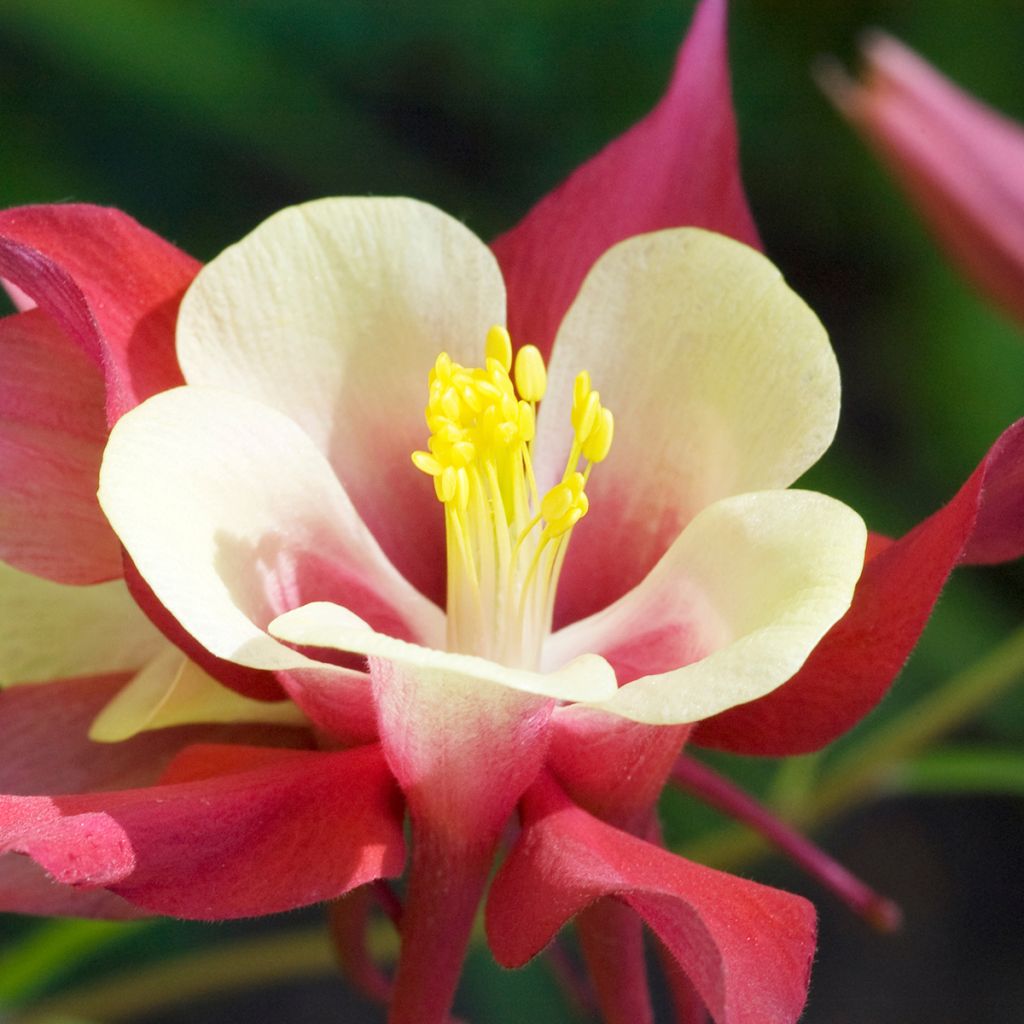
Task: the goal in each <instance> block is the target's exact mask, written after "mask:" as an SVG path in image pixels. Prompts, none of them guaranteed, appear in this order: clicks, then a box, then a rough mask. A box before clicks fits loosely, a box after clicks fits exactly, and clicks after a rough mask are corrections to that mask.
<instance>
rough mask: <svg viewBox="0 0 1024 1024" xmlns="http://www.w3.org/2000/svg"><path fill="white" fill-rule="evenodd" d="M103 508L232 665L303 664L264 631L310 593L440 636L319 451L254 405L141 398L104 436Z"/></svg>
mask: <svg viewBox="0 0 1024 1024" xmlns="http://www.w3.org/2000/svg"><path fill="white" fill-rule="evenodd" d="M100 503H101V505H102V506H103V509H104V511H105V513H106V515H107V517H108V519H109V520H110V522H111V525H112V526H113V527H114V530H115V532H116V533H117V534H118V536H119V537H120V539H121V542H122V543H123V544H124V546H125V548H126V549H127V551H128V552H129V554H130V555H131V557H132V559H133V561H134V562H135V565H136V566H137V567H138V569H139V572H140V573H141V574H142V576H143V578H144V579H145V580H146V582H147V583H148V584H149V585H150V587H152V588H153V590H154V592H155V593H156V595H157V597H158V598H159V599H160V601H161V602H162V603H163V604H164V606H165V607H166V608H167V609H168V610H169V611H170V612H171V614H172V615H174V617H175V618H176V619H177V620H178V622H180V623H181V625H182V626H183V627H184V628H185V629H186V630H187V631H188V632H189V633H191V634H192V636H194V637H195V638H196V639H197V640H198V641H199V642H200V643H201V644H203V646H204V647H206V648H207V650H209V651H211V652H212V653H214V654H216V655H218V656H220V657H222V658H227V659H229V660H231V661H234V662H236V663H237V664H240V665H246V666H249V667H252V668H264V669H292V668H300V667H308V666H309V665H310V662H309V661H308V660H307V659H305V658H302V657H301V656H300V655H298V654H296V653H295V652H294V651H291V650H290V649H288V648H287V647H285V646H283V645H282V644H279V643H277V642H276V641H275V640H273V639H271V638H270V637H269V636H268V635H267V634H266V632H265V626H266V624H267V623H268V622H269V621H270V620H271V619H273V618H274V617H275V616H277V615H279V614H280V613H281V612H283V611H286V610H287V609H288V608H291V607H295V606H297V605H299V604H302V603H305V601H307V600H309V599H310V598H315V597H319V598H324V597H328V596H330V597H332V598H337V597H339V596H342V595H343V596H344V597H345V598H346V599H349V600H350V601H351V602H352V603H353V606H354V607H357V608H360V610H361V611H363V612H364V614H366V616H367V618H368V619H370V620H371V621H375V617H376V620H377V621H382V622H383V623H384V624H386V626H387V628H389V630H392V631H395V632H398V633H399V634H408V635H411V636H415V637H418V638H433V637H435V636H439V635H441V634H442V632H443V616H442V614H441V612H440V610H439V609H438V608H436V607H435V606H434V605H432V604H431V603H430V602H429V601H427V600H426V599H425V598H424V597H422V596H421V595H420V594H418V593H417V592H416V591H415V590H414V589H413V588H412V587H411V586H410V585H409V584H408V583H407V582H406V581H405V580H403V579H402V577H401V576H400V575H399V574H398V573H397V572H396V571H395V569H394V567H393V566H391V564H390V563H389V562H388V561H387V559H386V558H385V557H384V555H383V554H382V553H381V551H380V549H379V547H378V546H377V544H376V543H375V542H374V539H373V537H372V536H371V535H370V533H369V531H368V530H367V529H366V527H365V526H364V524H363V523H362V521H361V520H360V519H359V516H358V515H357V514H356V512H355V510H354V509H353V508H352V506H351V503H350V502H349V501H348V498H347V496H346V494H345V492H344V490H343V489H342V487H341V485H340V484H339V483H338V481H337V479H336V477H335V476H334V474H333V472H332V471H331V468H330V466H329V465H328V464H327V462H326V461H325V460H324V458H323V455H322V454H321V453H320V452H319V451H318V450H317V449H316V448H315V447H314V445H313V444H312V442H311V441H310V440H309V439H308V438H307V437H306V435H305V434H304V432H303V431H302V430H301V428H299V427H298V426H296V424H295V423H293V422H292V421H291V420H290V419H288V417H286V416H284V415H282V414H281V413H279V412H276V411H275V410H273V409H271V408H269V407H267V406H265V405H263V404H262V403H260V402H256V401H253V400H252V399H248V398H243V397H242V396H239V395H234V394H230V393H228V392H222V391H216V390H214V389H212V388H198V387H185V388H177V389H175V390H172V391H167V392H164V393H162V394H160V395H156V396H154V397H153V398H151V399H150V400H148V401H147V402H144V403H143V404H142V405H141V406H139V407H138V408H136V409H134V410H132V411H131V412H129V413H128V414H127V415H125V416H123V417H122V418H121V419H120V420H119V421H118V423H117V425H116V426H115V428H114V430H113V432H112V433H111V437H110V442H109V444H108V446H107V450H106V454H105V456H104V461H103V468H102V471H101V473H100ZM364 609H365V610H364Z"/></svg>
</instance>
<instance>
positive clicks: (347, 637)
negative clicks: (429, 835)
mask: <svg viewBox="0 0 1024 1024" xmlns="http://www.w3.org/2000/svg"><path fill="white" fill-rule="evenodd" d="M269 630H270V632H271V634H272V635H274V636H276V637H277V638H278V639H280V640H285V641H287V642H288V643H293V644H297V645H299V646H308V647H325V648H329V649H331V650H339V651H351V652H354V653H357V654H365V655H367V656H368V657H371V658H382V659H384V660H386V661H390V662H393V663H396V664H399V665H405V666H409V667H411V668H412V669H413V670H414V671H418V672H423V673H430V674H435V675H438V676H444V677H446V678H448V679H451V680H458V681H468V682H476V683H479V684H481V685H482V687H486V686H487V685H497V686H501V687H506V688H508V689H511V690H519V691H522V692H524V693H532V694H536V695H538V696H542V697H553V698H555V699H556V700H567V701H579V700H591V701H601V700H604V699H605V698H606V697H608V696H610V695H611V694H612V693H614V692H615V674H614V673H613V672H612V670H611V667H610V666H609V665H608V664H607V662H605V661H604V659H603V658H600V657H598V656H597V655H593V654H583V655H581V656H579V657H577V658H574V659H573V660H572V661H571V662H569V663H568V664H567V665H563V666H561V667H559V668H555V669H554V670H553V671H551V672H530V671H527V670H526V669H516V668H507V667H506V666H504V665H499V664H498V663H497V662H494V661H488V660H487V659H486V658H478V657H476V656H474V655H469V654H452V653H450V652H448V651H439V650H434V649H432V648H428V647H421V646H419V645H418V644H410V643H406V642H404V641H402V640H396V639H395V638H394V637H389V636H384V635H382V634H381V633H376V632H374V631H373V630H372V629H371V628H370V627H369V626H368V625H367V624H366V623H365V622H363V621H362V620H361V619H360V618H359V617H358V616H356V615H353V614H352V612H350V611H349V610H348V609H347V608H342V607H340V606H339V605H335V604H328V603H326V602H316V603H313V604H308V605H305V606H304V607H302V608H296V609H295V610H294V611H291V612H288V613H286V614H285V615H282V616H281V617H280V618H278V619H275V620H274V621H273V622H272V623H271V624H270V627H269ZM484 692H486V691H485V690H482V691H481V696H483V693H484Z"/></svg>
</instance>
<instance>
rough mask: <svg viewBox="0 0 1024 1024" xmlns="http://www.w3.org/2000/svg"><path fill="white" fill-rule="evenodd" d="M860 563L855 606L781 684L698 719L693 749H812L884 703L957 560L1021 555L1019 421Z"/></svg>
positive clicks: (1023, 467)
mask: <svg viewBox="0 0 1024 1024" xmlns="http://www.w3.org/2000/svg"><path fill="white" fill-rule="evenodd" d="M875 548H876V551H877V553H876V554H875V556H874V557H873V558H872V559H871V560H870V561H869V562H868V563H867V565H865V567H864V574H863V576H862V577H861V579H860V582H859V583H858V584H857V590H856V592H855V594H854V598H853V605H852V606H851V608H850V610H849V611H848V612H847V613H846V615H844V616H843V618H842V619H840V620H839V622H838V623H837V624H836V625H835V626H833V627H832V629H831V630H830V631H829V632H828V633H827V634H826V635H825V638H824V639H823V640H822V641H821V643H820V644H818V646H817V647H816V648H815V650H814V651H813V652H812V653H811V656H810V657H809V658H808V659H807V662H806V663H805V664H804V667H803V668H802V669H801V670H800V671H799V672H798V673H797V674H796V675H795V676H794V677H793V678H792V679H790V681H789V682H788V683H786V684H785V685H784V686H781V687H779V689H777V690H775V691H774V692H773V693H770V694H768V695H767V696H766V697H762V698H761V699H760V700H758V701H754V702H752V703H750V704H742V705H740V706H739V707H735V708H731V709H730V710H728V711H724V712H723V713H722V714H720V715H716V716H715V717H714V718H709V719H707V720H706V721H704V722H700V723H699V724H698V725H697V727H696V729H695V730H694V735H693V742H695V743H697V744H699V745H701V746H705V747H714V748H717V749H720V750H731V751H735V752H736V753H741V754H767V755H772V756H786V755H790V754H804V753H808V752H809V751H812V750H818V749H820V748H821V747H823V746H825V745H826V744H827V743H831V742H832V740H834V739H835V738H836V737H837V736H840V735H842V734H843V733H844V732H846V731H847V730H848V729H850V728H852V727H853V726H854V725H856V724H857V722H859V721H860V720H861V719H862V718H863V717H864V716H865V715H866V714H867V713H868V712H869V711H871V709H872V708H874V706H875V705H876V704H877V703H878V702H879V701H880V700H881V699H882V697H884V696H885V693H886V691H887V690H888V689H889V685H890V684H891V682H892V680H893V678H894V677H895V676H896V674H897V673H898V672H899V670H900V669H901V668H902V667H903V663H904V662H905V661H906V659H907V656H908V655H909V654H910V651H911V650H912V649H913V647H914V644H916V643H917V638H918V637H919V636H920V635H921V631H922V630H923V629H924V626H925V623H926V622H927V621H928V616H929V615H930V614H931V610H932V608H933V607H934V605H935V601H936V599H937V598H938V596H939V591H940V590H941V589H942V585H943V584H944V583H945V581H946V577H947V576H948V575H949V573H950V571H951V570H952V569H953V567H954V566H956V565H957V563H958V562H961V561H972V562H995V561H1001V560H1006V559H1011V558H1017V557H1019V556H1020V555H1021V554H1024V420H1021V421H1018V422H1017V423H1015V424H1014V425H1013V426H1012V427H1010V428H1009V429H1008V430H1006V431H1005V432H1004V433H1003V435H1002V436H1001V437H1000V438H999V440H998V441H996V443H995V444H994V445H993V446H992V448H991V449H990V450H989V453H988V454H987V455H986V456H985V458H984V459H983V460H982V461H981V464H980V465H979V466H978V468H977V469H976V470H975V471H974V473H973V474H972V475H971V477H970V479H968V481H967V482H966V483H965V484H964V485H963V487H961V488H960V490H959V492H958V493H957V495H956V497H955V498H953V500H952V501H951V502H950V503H949V504H948V505H946V506H945V507H944V508H941V509H939V511H938V512H936V513H934V514H933V515H932V516H930V517H929V518H928V519H926V520H925V521H924V522H923V523H921V524H919V525H918V526H917V527H915V528H914V529H913V530H911V531H910V533H908V534H907V535H906V536H905V537H902V538H901V539H900V540H898V541H895V542H893V543H892V544H889V545H888V546H882V545H878V544H876V545H875Z"/></svg>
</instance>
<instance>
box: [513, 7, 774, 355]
mask: <svg viewBox="0 0 1024 1024" xmlns="http://www.w3.org/2000/svg"><path fill="white" fill-rule="evenodd" d="M725 22H726V4H725V0H703V2H702V3H701V4H700V5H699V6H698V8H697V11H696V13H695V15H694V18H693V24H692V25H691V27H690V31H689V33H688V34H687V37H686V41H685V42H684V43H683V47H682V50H681V51H680V53H679V58H678V60H677V62H676V67H675V71H674V73H673V76H672V81H671V83H670V84H669V87H668V91H667V92H666V93H665V95H664V97H663V98H662V99H661V101H660V102H659V103H658V105H657V106H656V107H655V108H654V109H653V110H652V111H651V113H650V114H648V115H647V117H645V118H644V119H643V120H642V121H640V122H638V123H637V124H636V125H634V126H633V127H632V128H631V129H630V130H629V131H627V132H626V133H625V134H624V135H622V136H620V137H619V138H618V139H616V140H615V141H614V142H612V143H611V144H609V145H608V146H606V147H605V148H604V149H603V150H602V151H601V152H600V153H599V154H598V155H597V156H595V157H594V158H593V159H591V160H590V161H588V162H587V163H585V164H583V165H582V166H581V167H579V168H577V170H576V171H574V172H573V173H572V174H571V175H570V176H569V178H568V179H567V180H566V181H565V182H564V183H563V184H562V185H560V186H559V187H558V188H557V189H555V190H554V191H553V192H551V193H550V194H549V195H547V196H545V197H544V198H543V199H541V200H540V202H538V203H537V205H536V206H534V208H533V209H532V210H531V211H530V212H529V213H528V214H527V216H526V217H525V218H524V219H523V220H522V221H521V222H520V223H519V224H518V225H517V226H516V227H514V228H512V230H510V231H508V232H507V233H506V234H504V235H502V236H501V237H500V238H497V239H495V241H494V245H493V248H494V253H495V255H496V256H497V257H498V262H499V263H500V264H501V269H502V272H503V273H504V275H505V284H506V288H507V291H508V308H509V329H510V331H511V332H512V337H513V339H515V340H516V341H517V342H519V343H524V342H529V343H530V344H533V345H536V346H538V348H540V349H541V350H542V351H543V352H545V353H546V352H548V350H549V349H550V348H551V343H552V341H553V340H554V337H555V332H556V331H557V330H558V325H559V324H560V323H561V321H562V317H563V316H564V315H565V311H566V310H567V309H568V308H569V304H570V303H571V302H572V300H573V299H574V298H575V297H576V293H577V292H578V291H579V288H580V284H581V283H582V282H583V278H584V277H585V276H586V273H587V271H588V270H589V269H590V268H591V266H593V264H594V262H595V261H596V260H597V258H598V257H599V256H600V255H601V254H602V253H603V252H605V251H606V250H607V249H609V248H611V246H613V245H615V244H616V243H617V242H621V241H622V240H623V239H625V238H630V237H631V236H633V235H638V234H642V233H644V232H647V231H657V230H660V229H662V228H669V227H679V226H683V225H691V226H696V227H703V228H708V229H710V230H712V231H719V232H721V233H722V234H726V235H731V236H732V237H733V238H738V239H739V240H740V241H743V242H746V243H748V244H749V245H754V246H757V245H759V242H758V237H757V229H756V228H755V227H754V222H753V219H752V218H751V216H750V211H749V209H748V207H747V201H746V198H745V196H744V194H743V185H742V183H741V181H740V173H739V163H738V159H737V149H738V144H737V139H736V121H735V116H734V114H733V109H732V95H731V91H730V87H729V68H728V54H727V52H726V24H725Z"/></svg>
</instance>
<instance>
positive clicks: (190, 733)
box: [0, 673, 312, 796]
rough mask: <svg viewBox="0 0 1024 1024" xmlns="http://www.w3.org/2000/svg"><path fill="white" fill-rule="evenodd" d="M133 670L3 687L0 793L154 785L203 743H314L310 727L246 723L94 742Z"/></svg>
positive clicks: (181, 728) (285, 745) (175, 728)
mask: <svg viewBox="0 0 1024 1024" xmlns="http://www.w3.org/2000/svg"><path fill="white" fill-rule="evenodd" d="M130 678H131V673H121V674H117V675H109V676H93V677H90V678H87V679H63V680H60V681H58V682H53V683H45V684H42V683H40V684H36V685H31V686H12V687H10V688H8V689H5V690H0V750H2V751H3V757H2V758H0V793H7V794H16V795H19V796H38V795H40V794H48V793H85V792H96V791H98V790H117V789H129V788H132V789H134V788H137V787H142V786H152V785H153V784H154V783H155V782H156V781H157V779H158V778H159V777H160V774H161V773H162V772H163V771H164V769H165V768H166V767H167V765H168V764H169V763H170V762H171V760H172V759H173V758H174V757H175V756H176V755H178V754H180V753H181V751H182V750H184V749H185V748H186V747H189V746H193V745H194V744H196V743H207V744H209V743H217V744H223V743H246V744H259V745H261V746H273V747H282V748H299V749H302V748H305V747H309V746H310V745H311V744H312V737H311V736H310V734H309V732H308V730H306V729H300V728H296V727H294V726H282V725H264V724H260V723H241V724H223V725H177V726H173V727H171V728H167V729H156V730H153V731H152V732H143V733H140V734H139V735H138V736H134V737H132V738H131V739H129V740H123V741H122V742H120V743H94V742H92V741H91V740H90V739H89V736H88V733H89V726H90V725H91V724H92V722H93V720H94V719H95V718H96V716H97V715H98V714H99V713H100V711H101V710H102V709H103V707H104V705H106V704H107V703H108V702H109V701H110V700H112V699H113V697H114V695H115V694H116V693H117V692H118V690H120V689H121V688H122V687H123V686H124V685H125V684H126V683H127V682H128V680H129V679H130Z"/></svg>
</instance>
